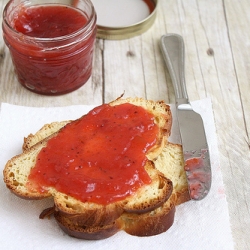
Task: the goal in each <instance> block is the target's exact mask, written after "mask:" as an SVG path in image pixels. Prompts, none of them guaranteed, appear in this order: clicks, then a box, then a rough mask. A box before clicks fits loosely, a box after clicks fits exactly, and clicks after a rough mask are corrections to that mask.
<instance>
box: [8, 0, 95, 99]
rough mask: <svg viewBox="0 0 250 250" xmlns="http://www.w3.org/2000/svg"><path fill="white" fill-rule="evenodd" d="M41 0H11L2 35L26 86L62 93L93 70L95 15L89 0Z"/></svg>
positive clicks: (46, 91)
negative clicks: (66, 1)
mask: <svg viewBox="0 0 250 250" xmlns="http://www.w3.org/2000/svg"><path fill="white" fill-rule="evenodd" d="M45 2H46V1H41V3H40V0H28V1H24V0H11V1H10V2H9V3H8V4H7V5H6V7H5V10H4V13H3V35H4V40H5V43H6V44H7V46H8V47H9V49H10V53H11V56H12V61H13V64H14V66H15V71H16V73H17V77H18V80H19V82H20V83H21V84H22V85H23V86H24V87H26V88H28V89H29V90H31V91H33V92H36V93H40V94H46V95H58V94H64V93H68V92H70V91H73V90H75V89H77V88H79V87H80V86H82V85H83V84H84V83H85V82H86V81H87V80H88V78H89V77H90V75H91V71H92V55H93V46H94V41H95V36H96V14H95V10H94V8H93V5H92V3H91V2H90V1H89V0H84V1H83V0H77V1H71V2H72V5H60V4H56V3H55V4H54V3H53V0H51V1H49V2H51V4H49V3H47V4H46V3H45ZM42 3H45V4H42ZM73 5H74V6H73ZM78 6H79V8H78Z"/></svg>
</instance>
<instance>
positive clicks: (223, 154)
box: [0, 0, 250, 250]
mask: <svg viewBox="0 0 250 250" xmlns="http://www.w3.org/2000/svg"><path fill="white" fill-rule="evenodd" d="M6 2H7V0H1V1H0V11H1V13H2V10H3V8H4V6H5V4H6ZM158 7H159V8H158V12H157V18H156V21H155V23H154V25H153V26H152V28H150V30H148V31H147V32H145V33H144V34H142V35H140V36H137V37H134V38H130V39H127V40H121V41H111V40H102V39H97V40H96V44H95V55H94V62H93V74H92V78H91V79H90V80H89V81H88V82H87V83H86V84H85V85H84V86H83V87H81V88H80V89H78V90H77V91H74V92H73V93H70V94H66V95H62V96H56V97H52V96H42V95H37V94H34V93H32V92H30V91H28V90H26V89H25V88H23V87H22V86H21V85H20V84H19V83H18V81H17V79H16V77H15V74H14V69H13V66H12V62H11V58H10V54H9V51H8V48H7V47H6V46H5V44H4V41H3V38H2V31H0V102H7V103H11V104H18V105H26V106H51V107H54V106H66V105H72V104H95V105H98V104H101V103H103V102H109V101H111V100H113V99H115V98H117V97H118V96H120V95H121V94H122V93H123V92H125V96H126V97H130V96H139V97H144V98H147V99H153V100H165V101H166V102H167V103H174V101H175V96H174V91H173V87H172V84H171V80H170V76H169V74H168V72H167V71H166V69H165V66H164V63H163V58H162V55H161V53H160V48H159V39H160V37H161V36H162V35H164V34H166V33H177V34H180V35H182V36H183V38H184V42H185V47H186V52H185V56H186V82H187V91H188V95H189V98H190V101H194V100H199V99H203V98H211V100H212V104H213V113H214V118H215V125H216V130H217V137H218V146H219V152H220V162H221V167H222V173H223V180H224V184H225V188H226V195H227V200H228V206H229V212H230V219H231V227H232V233H233V237H234V241H235V249H240V250H242V249H250V241H249V235H250V138H249V133H250V97H249V93H250V73H249V72H250V31H249V27H250V15H249V10H250V1H249V0H241V1H238V0H199V1H197V0H186V1H181V0H160V1H159V6H158ZM221 233H223V232H221Z"/></svg>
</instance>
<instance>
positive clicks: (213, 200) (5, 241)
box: [0, 99, 233, 250]
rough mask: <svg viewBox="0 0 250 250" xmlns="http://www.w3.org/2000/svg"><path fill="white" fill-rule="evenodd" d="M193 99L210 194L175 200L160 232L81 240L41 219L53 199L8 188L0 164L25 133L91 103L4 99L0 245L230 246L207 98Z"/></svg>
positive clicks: (110, 249) (0, 142) (14, 150)
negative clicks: (206, 153)
mask: <svg viewBox="0 0 250 250" xmlns="http://www.w3.org/2000/svg"><path fill="white" fill-rule="evenodd" d="M192 104H193V107H194V108H195V110H196V111H198V112H199V113H201V115H202V117H203V120H204V124H205V128H206V133H207V137H208V144H209V148H210V154H211V163H212V188H211V191H210V193H209V194H208V196H207V197H206V198H205V199H203V200H201V201H189V202H187V203H185V204H182V205H180V206H178V207H177V208H176V215H175V222H174V225H173V226H172V227H171V228H170V229H169V230H168V231H167V232H165V233H163V234H160V235H157V236H152V237H135V236H130V235H128V234H126V233H125V232H123V231H122V232H119V233H117V234H116V235H114V236H112V237H110V238H108V239H105V240H100V241H85V240H79V239H74V238H72V237H69V236H67V235H65V234H64V233H63V232H62V231H61V229H60V228H59V227H58V225H57V224H56V222H55V221H54V219H50V220H49V219H44V220H40V219H39V218H38V216H39V214H40V212H41V211H42V210H43V209H44V208H47V207H48V206H50V205H51V204H52V201H51V200H41V201H27V200H23V199H20V198H18V197H16V196H15V195H13V194H11V193H10V191H9V190H8V189H7V188H6V187H5V184H4V182H3V181H2V179H3V178H2V170H3V168H4V165H5V163H6V162H7V161H8V159H10V158H11V157H13V156H14V155H16V154H19V153H21V145H22V143H23V137H25V136H27V135H28V134H29V133H35V132H36V131H37V130H38V129H40V128H41V127H42V125H44V124H45V123H50V122H52V121H61V120H67V119H76V118H79V117H80V116H82V115H83V114H84V113H86V112H87V111H89V110H90V109H91V108H93V106H69V107H58V108H31V107H21V106H15V105H10V104H6V103H3V104H2V106H1V113H0V152H1V157H0V246H1V249H6V250H9V249H15V250H17V249H26V250H29V249H32V250H34V249H51V250H57V249H58V250H64V249H67V250H70V249H94V250H99V249H102V250H103V249H108V250H118V249H119V250H123V249H124V250H125V249H126V250H127V249H131V250H137V249H138V250H141V249H143V250H147V249H157V250H161V249H162V250H163V249H164V250H167V249H171V250H172V249H177V250H182V249H183V250H184V249H185V250H186V249H192V250H193V249H202V250H206V249H208V250H211V249H213V250H214V249H219V250H223V249H225V250H230V249H233V239H232V235H231V229H230V222H229V213H228V207H227V202H226V196H225V192H224V186H223V181H222V175H221V168H220V162H219V156H218V146H217V139H216V132H215V125H214V119H213V112H212V105H211V101H210V99H204V100H199V101H196V102H193V103H192ZM173 113H174V108H173ZM178 139H179V134H178V129H177V127H176V125H175V123H174V124H173V131H172V141H174V142H178Z"/></svg>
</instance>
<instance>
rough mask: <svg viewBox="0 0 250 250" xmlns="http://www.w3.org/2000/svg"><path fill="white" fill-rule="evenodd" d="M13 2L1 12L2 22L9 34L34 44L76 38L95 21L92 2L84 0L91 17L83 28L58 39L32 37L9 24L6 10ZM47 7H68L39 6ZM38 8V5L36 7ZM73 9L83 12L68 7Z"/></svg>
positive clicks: (11, 0)
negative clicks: (11, 33) (34, 42)
mask: <svg viewBox="0 0 250 250" xmlns="http://www.w3.org/2000/svg"><path fill="white" fill-rule="evenodd" d="M13 1H14V0H10V1H9V2H8V3H7V4H6V6H5V7H4V10H3V22H4V23H5V24H6V25H7V27H8V29H9V30H11V32H13V33H14V34H16V35H19V36H20V35H21V36H22V37H23V38H24V39H28V40H30V41H36V42H52V41H55V42H59V41H64V40H67V39H72V38H74V37H76V36H78V35H79V34H81V33H82V32H83V31H85V30H86V29H87V28H88V27H89V26H91V24H92V22H93V20H94V21H96V11H95V8H94V6H93V4H92V2H91V1H90V0H84V1H85V2H88V4H89V5H90V7H91V15H90V16H89V18H88V19H87V22H86V23H85V24H84V26H83V27H82V28H80V29H78V30H76V31H74V32H72V33H70V34H67V35H63V36H58V37H34V36H29V35H26V34H24V33H22V32H19V31H17V30H16V29H14V28H13V27H12V26H11V24H10V23H9V21H8V20H7V11H8V8H9V5H10V4H11V3H12V2H13ZM26 2H28V1H25V3H26ZM44 5H46V6H48V5H51V6H52V5H56V6H58V5H60V6H69V5H66V4H61V3H44V4H41V6H44ZM37 6H39V5H37ZM69 7H71V8H73V9H76V10H78V11H81V12H82V13H83V11H82V10H81V9H80V8H76V7H74V6H69Z"/></svg>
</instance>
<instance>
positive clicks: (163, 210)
mask: <svg viewBox="0 0 250 250" xmlns="http://www.w3.org/2000/svg"><path fill="white" fill-rule="evenodd" d="M66 123H67V122H55V123H51V124H48V125H45V126H44V127H42V128H41V129H40V130H39V131H38V132H37V133H36V134H34V135H32V134H31V135H29V136H28V138H27V139H25V141H24V144H23V147H24V148H28V147H29V146H32V145H34V144H36V143H38V142H39V140H40V139H43V137H46V136H49V135H50V134H51V133H54V132H55V131H57V130H59V129H60V128H61V127H63V126H64V125H65V124H66ZM27 142H28V143H27ZM154 164H155V167H156V168H157V169H158V170H159V171H161V172H162V173H163V174H164V176H166V177H167V178H169V179H170V180H171V181H172V183H173V192H172V194H171V197H170V198H169V199H168V200H167V201H166V202H165V203H164V204H163V205H162V206H160V207H159V208H156V209H154V210H153V211H150V212H147V213H143V214H137V213H131V212H130V213H128V212H124V213H122V214H121V215H120V216H115V217H112V216H111V215H110V214H109V212H108V211H105V213H102V214H107V216H106V217H105V216H104V218H102V219H100V220H99V225H98V224H97V223H93V226H90V227H86V226H84V223H82V222H81V221H80V218H79V217H77V216H75V217H74V218H72V217H70V216H67V215H63V214H62V213H60V212H57V211H56V212H55V213H54V215H55V218H56V220H57V222H58V224H59V225H60V227H61V228H62V229H63V230H64V231H65V232H66V233H67V234H69V235H71V236H74V237H77V238H83V239H102V238H106V237H110V236H112V235H113V234H115V233H116V232H117V231H119V230H124V231H126V232H127V233H128V234H132V235H136V236H151V235H156V234H160V233H162V232H165V231H167V230H168V229H169V228H170V227H171V225H172V224H173V222H174V214H175V206H177V205H179V204H181V203H184V202H186V201H188V200H190V196H189V191H188V184H187V178H186V174H185V171H184V161H183V154H182V147H181V145H179V144H173V143H167V144H166V146H165V147H164V148H163V150H162V152H161V154H160V155H159V156H158V157H157V159H155V160H154ZM87 218H88V216H86V219H87ZM116 218H117V219H116ZM89 224H91V223H89Z"/></svg>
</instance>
